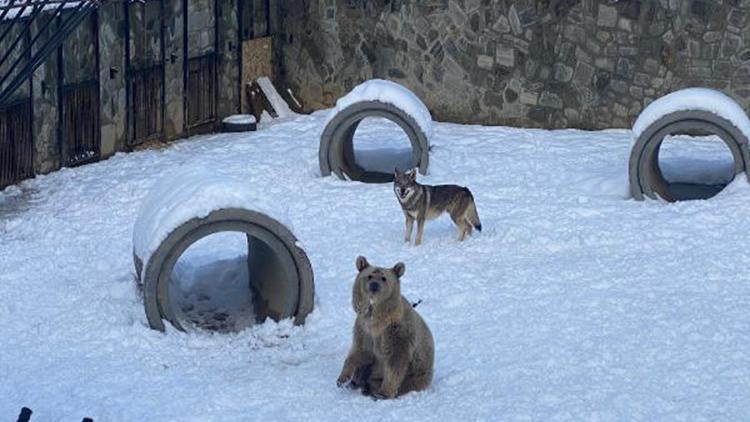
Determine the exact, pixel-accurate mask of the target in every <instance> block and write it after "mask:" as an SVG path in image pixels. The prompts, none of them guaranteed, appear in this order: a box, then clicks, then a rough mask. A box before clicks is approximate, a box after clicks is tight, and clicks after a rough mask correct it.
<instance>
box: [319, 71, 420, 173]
mask: <svg viewBox="0 0 750 422" xmlns="http://www.w3.org/2000/svg"><path fill="white" fill-rule="evenodd" d="M368 117H381V118H385V119H388V120H390V121H392V122H394V123H396V124H398V125H399V126H400V127H401V129H403V131H404V132H405V133H406V135H407V136H408V137H409V141H410V143H411V150H412V160H411V161H412V162H411V164H412V167H416V168H418V169H419V172H420V173H422V174H427V167H428V165H429V150H430V138H431V137H432V117H431V116H430V112H429V110H428V109H427V107H426V106H425V105H424V103H422V101H421V100H420V99H419V98H418V97H417V96H416V95H415V94H414V93H413V92H411V91H409V90H408V89H406V88H404V87H403V86H401V85H399V84H397V83H395V82H390V81H385V80H380V79H374V80H370V81H367V82H364V83H362V84H360V85H358V86H357V87H355V88H354V89H353V90H352V91H351V92H350V93H348V94H347V95H345V96H344V97H342V98H340V99H339V100H338V101H337V102H336V106H335V107H334V108H333V109H332V110H331V111H330V113H329V114H328V117H327V119H326V121H325V124H324V129H323V132H322V134H321V136H320V149H319V150H318V159H319V163H320V173H321V174H322V175H323V176H328V175H330V174H331V173H334V174H336V175H337V176H338V177H339V178H341V179H350V180H358V181H361V182H365V183H386V182H391V181H393V174H392V172H390V171H389V172H387V173H384V172H379V171H372V170H365V169H364V168H362V167H361V166H360V165H358V164H357V163H356V162H355V157H354V145H353V138H354V133H355V132H356V131H357V127H358V126H359V124H360V123H361V122H362V120H364V119H366V118H368ZM393 167H394V168H395V167H397V165H396V164H394V166H393Z"/></svg>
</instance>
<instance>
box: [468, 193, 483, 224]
mask: <svg viewBox="0 0 750 422" xmlns="http://www.w3.org/2000/svg"><path fill="white" fill-rule="evenodd" d="M466 219H467V220H468V221H469V223H471V225H472V226H474V228H475V229H477V231H479V232H481V231H482V222H481V221H479V214H477V205H476V204H475V203H474V198H472V199H471V202H470V203H469V209H467V210H466Z"/></svg>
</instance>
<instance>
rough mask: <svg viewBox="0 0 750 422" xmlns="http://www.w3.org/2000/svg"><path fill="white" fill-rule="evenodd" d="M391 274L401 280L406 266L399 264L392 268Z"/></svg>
mask: <svg viewBox="0 0 750 422" xmlns="http://www.w3.org/2000/svg"><path fill="white" fill-rule="evenodd" d="M393 272H394V273H396V277H398V278H401V277H402V276H403V275H404V273H405V272H406V265H404V263H403V262H399V263H398V264H396V265H394V266H393Z"/></svg>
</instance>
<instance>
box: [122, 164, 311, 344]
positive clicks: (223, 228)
mask: <svg viewBox="0 0 750 422" xmlns="http://www.w3.org/2000/svg"><path fill="white" fill-rule="evenodd" d="M272 215H283V210H281V209H279V205H277V204H274V202H273V201H270V200H263V199H261V198H258V197H257V195H253V193H252V191H251V190H249V189H248V187H247V186H246V185H245V184H243V183H242V182H241V181H239V180H236V179H232V178H230V177H227V176H224V175H220V174H218V173H216V172H212V171H210V170H207V169H202V168H189V167H185V168H183V169H181V170H178V171H176V172H174V173H172V174H170V175H167V176H166V177H163V178H162V179H161V180H159V181H158V182H157V183H156V184H155V186H154V187H153V188H152V189H151V191H150V193H149V194H148V195H147V196H146V198H145V200H144V202H143V204H142V205H141V208H140V211H139V213H138V218H137V219H136V222H135V227H134V230H133V258H134V262H135V270H136V275H137V281H138V283H139V285H140V287H141V289H142V291H143V299H144V306H145V308H146V316H147V317H148V321H149V325H150V326H151V327H152V328H154V329H156V330H160V331H164V330H165V326H164V322H163V320H164V319H166V320H167V321H169V322H170V323H171V324H172V325H174V326H175V327H176V328H177V329H179V330H184V329H185V328H186V327H184V326H183V324H182V323H181V321H180V318H178V316H177V315H178V314H177V312H176V311H175V309H173V306H172V305H171V304H170V300H169V299H170V294H169V288H170V277H171V276H172V270H173V269H174V267H175V264H176V263H177V260H178V259H179V258H180V256H181V255H182V254H183V253H184V252H185V251H186V250H187V249H188V248H189V247H190V245H192V244H194V243H195V242H197V241H198V240H200V239H202V238H205V237H207V236H209V235H211V234H215V233H220V232H240V233H244V234H245V235H246V236H247V243H248V251H249V252H248V255H247V256H248V258H247V259H248V270H249V279H250V290H251V291H252V293H253V294H252V298H253V299H252V300H253V305H254V306H253V307H254V310H255V315H256V320H257V321H258V322H262V321H264V320H265V319H266V318H267V317H271V318H272V319H274V320H276V321H278V320H281V319H286V318H294V321H295V323H297V324H302V323H304V320H305V317H306V316H307V314H309V313H310V312H311V311H312V308H313V296H314V283H313V271H312V266H311V265H310V261H309V260H308V258H307V255H306V253H305V251H304V250H302V249H301V248H300V247H299V243H298V242H297V239H296V237H295V236H294V235H293V234H292V232H291V231H290V230H289V229H288V228H287V226H285V225H284V224H282V223H281V222H280V221H279V220H277V219H275V218H273V217H271V216H272Z"/></svg>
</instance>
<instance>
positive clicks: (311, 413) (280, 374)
mask: <svg viewBox="0 0 750 422" xmlns="http://www.w3.org/2000/svg"><path fill="white" fill-rule="evenodd" d="M324 119H325V113H322V114H321V113H318V114H316V115H313V116H302V117H298V118H296V119H295V120H294V121H289V122H286V123H271V124H263V123H262V124H261V125H260V131H258V132H253V133H240V134H226V135H215V136H204V137H198V138H192V139H189V140H186V141H183V142H178V143H175V144H174V145H172V146H171V147H169V148H166V149H163V150H152V151H142V152H137V153H132V154H128V155H125V154H120V155H117V156H115V157H113V158H112V159H109V160H107V161H105V162H101V163H97V164H92V165H88V166H85V167H81V168H77V169H67V170H62V171H59V172H57V173H54V174H51V175H49V176H43V177H38V178H37V179H35V180H32V181H28V182H25V183H23V184H22V185H21V187H20V188H17V187H13V188H9V189H6V190H5V191H4V192H2V193H0V251H2V253H1V254H0V320H1V321H2V323H0V339H2V345H1V346H0V415H2V418H3V420H6V419H11V420H13V418H15V416H16V415H17V414H18V412H19V410H20V408H21V406H28V407H30V408H31V409H33V410H34V417H33V418H32V419H33V420H40V421H41V420H44V421H48V420H52V421H55V420H61V421H76V420H80V419H81V418H82V417H83V416H91V417H93V418H94V419H95V420H97V421H134V420H154V421H166V420H170V421H171V420H180V421H183V420H196V421H212V420H216V421H219V420H221V421H242V420H274V421H277V420H290V421H298V420H310V421H326V420H330V421H339V420H357V421H369V420H373V421H375V420H378V421H379V420H404V421H408V420H413V421H428V420H437V421H453V420H492V421H495V420H545V421H546V420H575V421H581V420H592V421H593V420H596V421H609V420H612V421H619V420H628V421H630V420H691V421H694V420H733V421H738V420H748V419H750V280H748V275H747V271H748V268H750V254H749V253H748V244H749V243H750V242H748V240H750V233H748V227H750V188H749V187H748V186H747V183H746V182H745V181H744V180H740V181H738V182H735V183H734V184H732V185H730V186H729V187H728V188H727V189H726V190H724V191H723V192H722V193H720V194H719V195H718V196H717V197H715V198H713V199H712V200H710V201H692V202H681V203H674V204H666V203H662V202H656V201H646V202H636V201H633V200H626V199H623V198H624V195H625V192H626V190H627V185H626V183H625V167H626V160H627V155H628V146H629V144H630V137H631V134H630V132H629V131H621V130H619V131H603V132H582V131H574V130H566V131H542V130H519V129H510V128H503V127H494V128H490V127H480V126H460V125H454V124H436V125H435V126H434V129H435V135H434V136H433V138H432V144H433V146H434V147H433V151H432V155H431V157H430V165H431V167H430V176H428V177H423V178H421V180H422V181H423V182H426V183H433V184H435V183H458V184H463V185H467V186H469V187H470V188H471V190H472V191H473V193H474V196H475V197H476V201H477V204H478V208H479V214H480V216H481V218H482V223H483V225H484V232H483V233H481V234H478V235H475V236H474V237H472V238H471V239H469V240H468V241H466V242H464V243H458V242H457V241H456V240H455V237H456V232H455V230H454V228H453V227H452V225H451V223H450V221H449V219H448V218H442V219H440V220H438V221H437V222H432V223H429V224H428V225H427V229H426V233H425V243H424V244H423V245H422V246H421V247H413V246H407V245H405V244H404V243H403V241H402V235H403V216H402V213H401V211H400V209H399V206H398V204H397V202H396V200H395V198H394V196H393V192H392V189H391V186H390V185H366V184H360V183H355V182H344V181H340V180H337V179H335V178H332V177H331V178H320V177H319V176H318V175H317V173H318V163H317V157H318V152H317V147H318V139H317V134H318V133H320V129H321V128H320V125H321V124H322V123H323V121H324ZM391 130H394V129H388V127H387V126H385V125H384V126H383V130H382V131H380V132H374V133H375V135H377V136H389V135H395V134H394V133H391V132H389V131H391ZM375 135H373V136H375ZM685 147H686V148H695V150H696V151H697V150H701V146H700V145H698V146H695V145H693V143H686V145H685ZM183 165H196V166H199V165H209V166H216V167H218V168H221V169H222V171H224V172H227V173H230V174H232V175H233V176H236V177H238V178H240V179H242V180H244V181H245V182H246V183H247V185H248V186H250V187H252V189H256V190H257V193H258V194H262V195H268V196H269V197H272V198H276V200H277V201H278V203H279V204H283V208H284V209H285V214H286V215H285V216H284V221H290V222H291V226H292V227H290V228H291V229H292V231H293V232H294V233H295V234H296V235H297V237H298V238H299V239H300V240H301V243H302V244H303V245H304V247H305V249H306V250H307V253H308V255H309V257H310V259H311V262H312V264H313V267H314V270H315V277H316V278H315V283H316V308H315V311H314V312H313V313H312V314H311V315H310V316H309V318H308V321H307V324H306V325H305V326H304V327H293V326H292V325H291V324H290V323H289V322H288V321H287V322H282V323H280V324H275V323H267V324H264V325H262V326H256V327H253V328H251V329H248V330H245V331H243V332H241V333H238V334H222V335H211V334H208V333H206V332H198V333H193V334H189V335H188V334H183V333H179V332H176V331H174V330H173V329H170V330H168V331H167V333H166V334H163V333H159V332H155V331H152V330H150V329H149V328H148V327H147V324H146V319H145V315H144V312H143V308H142V304H141V302H140V300H139V298H138V295H137V293H136V290H135V288H134V284H133V277H134V274H133V271H134V270H133V263H132V247H133V245H132V241H131V239H132V228H133V223H134V221H135V218H136V215H137V212H138V209H139V206H140V203H141V201H142V199H143V198H144V197H145V195H146V194H147V193H148V190H149V189H150V187H151V186H152V184H153V183H154V182H155V181H156V180H157V179H158V177H159V176H160V175H161V174H162V173H164V172H167V171H170V170H172V169H176V168H177V167H179V166H183ZM359 254H363V255H365V256H367V257H368V259H369V260H370V262H372V263H373V264H376V265H393V264H394V263H396V262H397V261H404V262H405V263H406V275H405V278H404V280H403V284H402V286H403V293H404V294H405V295H406V296H407V297H408V298H409V299H411V300H417V299H422V301H423V303H422V304H421V305H420V306H419V308H418V311H419V312H420V313H421V314H422V316H423V317H424V318H425V320H426V321H427V323H428V324H429V325H430V327H431V329H432V332H433V334H434V337H435V343H436V362H435V379H434V383H433V385H432V387H431V388H430V389H429V390H427V391H424V392H421V393H415V394H409V395H407V396H405V397H403V398H401V399H398V400H395V401H378V402H375V401H372V400H370V399H368V398H365V397H362V396H360V395H358V394H356V393H354V392H351V391H348V390H340V389H338V388H336V386H335V380H336V377H337V376H338V373H339V370H340V369H341V365H342V363H343V360H344V357H345V356H346V353H347V350H348V347H349V344H350V340H351V326H352V322H353V319H354V314H353V311H352V310H351V305H350V300H351V298H350V295H351V283H352V281H353V279H354V276H355V267H354V259H355V257H356V256H357V255H359Z"/></svg>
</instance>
